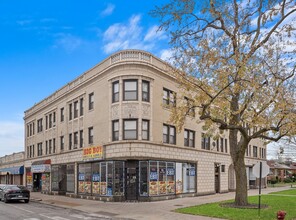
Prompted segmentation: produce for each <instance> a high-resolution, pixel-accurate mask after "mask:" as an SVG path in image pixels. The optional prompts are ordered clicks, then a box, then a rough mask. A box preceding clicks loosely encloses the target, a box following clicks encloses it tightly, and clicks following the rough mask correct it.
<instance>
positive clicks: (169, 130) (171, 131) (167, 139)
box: [162, 124, 176, 144]
mask: <svg viewBox="0 0 296 220" xmlns="http://www.w3.org/2000/svg"><path fill="white" fill-rule="evenodd" d="M162 134H163V143H168V144H176V128H175V127H174V126H171V125H166V124H164V125H163V129H162Z"/></svg>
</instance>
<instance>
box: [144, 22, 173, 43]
mask: <svg viewBox="0 0 296 220" xmlns="http://www.w3.org/2000/svg"><path fill="white" fill-rule="evenodd" d="M166 38H167V36H166V34H165V32H164V31H162V30H161V31H159V30H158V26H156V25H154V26H152V27H151V28H150V29H149V30H148V32H147V34H146V36H145V37H144V41H154V40H164V39H166Z"/></svg>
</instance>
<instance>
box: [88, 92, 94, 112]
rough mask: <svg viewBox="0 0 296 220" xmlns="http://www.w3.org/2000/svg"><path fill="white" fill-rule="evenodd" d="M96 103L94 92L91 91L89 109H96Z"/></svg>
mask: <svg viewBox="0 0 296 220" xmlns="http://www.w3.org/2000/svg"><path fill="white" fill-rule="evenodd" d="M94 103H95V97H94V93H91V94H89V95H88V109H89V110H92V109H94Z"/></svg>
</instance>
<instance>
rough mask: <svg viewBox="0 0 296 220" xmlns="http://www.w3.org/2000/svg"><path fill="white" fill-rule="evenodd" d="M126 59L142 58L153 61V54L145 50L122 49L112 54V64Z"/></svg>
mask: <svg viewBox="0 0 296 220" xmlns="http://www.w3.org/2000/svg"><path fill="white" fill-rule="evenodd" d="M125 60H140V61H145V62H149V63H151V55H150V54H149V53H145V52H143V51H132V50H131V51H129V50H128V51H122V52H119V53H117V54H114V55H113V56H111V64H113V63H116V62H120V61H125Z"/></svg>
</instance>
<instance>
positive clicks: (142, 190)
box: [139, 161, 148, 196]
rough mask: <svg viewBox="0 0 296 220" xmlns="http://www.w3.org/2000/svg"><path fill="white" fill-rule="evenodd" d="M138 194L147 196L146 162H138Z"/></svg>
mask: <svg viewBox="0 0 296 220" xmlns="http://www.w3.org/2000/svg"><path fill="white" fill-rule="evenodd" d="M139 183H140V187H139V189H140V195H141V196H148V162H147V161H141V162H140V181H139Z"/></svg>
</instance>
